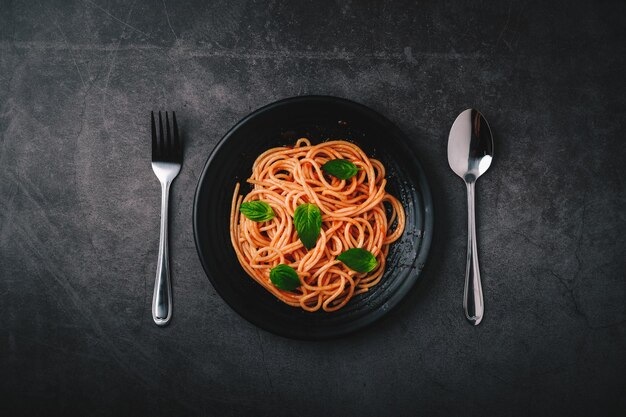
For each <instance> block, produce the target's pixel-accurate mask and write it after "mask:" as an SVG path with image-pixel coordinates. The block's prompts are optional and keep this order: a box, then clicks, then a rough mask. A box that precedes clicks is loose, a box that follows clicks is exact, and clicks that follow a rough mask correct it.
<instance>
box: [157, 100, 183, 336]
mask: <svg viewBox="0 0 626 417" xmlns="http://www.w3.org/2000/svg"><path fill="white" fill-rule="evenodd" d="M150 116H151V121H152V170H153V171H154V173H155V174H156V176H157V178H158V179H159V181H160V182H161V233H160V235H159V259H158V263H157V270H156V280H155V282H154V294H153V296H152V319H153V320H154V322H155V323H156V324H157V325H158V326H165V325H166V324H168V323H169V321H170V319H171V318H172V282H171V280H170V263H169V250H168V244H167V228H168V227H167V224H168V223H167V212H168V202H169V193H170V185H171V184H172V181H174V178H176V176H177V175H178V173H179V172H180V167H181V165H182V160H183V152H182V148H183V146H182V142H181V140H180V138H179V137H178V125H177V124H176V113H174V112H172V123H173V126H172V132H170V121H169V117H168V115H167V112H165V136H164V135H163V121H162V119H161V112H159V133H158V135H157V128H156V124H155V122H154V112H151V113H150ZM172 133H173V135H172Z"/></svg>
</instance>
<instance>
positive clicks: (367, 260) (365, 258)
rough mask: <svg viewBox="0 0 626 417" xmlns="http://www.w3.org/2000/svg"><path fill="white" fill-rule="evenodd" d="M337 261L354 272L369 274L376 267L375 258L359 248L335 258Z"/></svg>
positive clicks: (349, 250)
mask: <svg viewBox="0 0 626 417" xmlns="http://www.w3.org/2000/svg"><path fill="white" fill-rule="evenodd" d="M337 259H338V260H340V261H341V262H343V263H344V264H346V266H347V267H348V268H350V269H352V270H354V271H356V272H361V273H363V272H370V271H373V270H374V269H375V268H376V267H377V266H378V261H377V260H376V257H375V256H374V255H372V254H371V253H370V252H368V251H366V250H365V249H361V248H353V249H348V250H347V251H345V252H343V253H341V254H340V255H339V256H337Z"/></svg>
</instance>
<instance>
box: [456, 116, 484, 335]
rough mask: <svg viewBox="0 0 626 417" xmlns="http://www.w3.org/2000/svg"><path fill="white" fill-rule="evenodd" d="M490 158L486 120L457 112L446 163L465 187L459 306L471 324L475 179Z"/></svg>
mask: <svg viewBox="0 0 626 417" xmlns="http://www.w3.org/2000/svg"><path fill="white" fill-rule="evenodd" d="M492 158H493V138H492V136H491V129H489V124H488V123H487V120H486V119H485V118H484V117H483V115H482V114H480V112H479V111H477V110H474V109H467V110H465V111H464V112H462V113H461V114H459V115H458V117H457V118H456V120H455V121H454V124H453V125H452V128H451V129H450V136H449V138H448V163H449V164H450V168H452V171H454V172H455V173H456V175H458V176H459V177H461V178H462V179H463V181H465V186H466V188H467V234H468V237H467V265H466V268H465V291H464V294H463V309H464V310H465V317H466V318H467V320H469V322H470V323H472V324H473V325H474V326H477V325H478V324H479V323H480V322H481V321H482V319H483V315H484V310H485V307H484V302H483V289H482V285H481V282H480V268H479V265H478V249H477V244H476V217H475V209H474V189H475V184H476V180H477V179H478V177H480V176H481V175H482V174H484V173H485V171H487V169H489V166H490V165H491V160H492Z"/></svg>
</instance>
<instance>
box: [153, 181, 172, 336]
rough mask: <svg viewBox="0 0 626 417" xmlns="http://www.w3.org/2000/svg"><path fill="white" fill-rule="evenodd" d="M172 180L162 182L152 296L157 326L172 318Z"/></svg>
mask: <svg viewBox="0 0 626 417" xmlns="http://www.w3.org/2000/svg"><path fill="white" fill-rule="evenodd" d="M170 184H171V182H170V181H167V182H161V233H160V235H159V259H158V263H157V270H156V280H155V282H154V294H153V296H152V319H153V320H154V322H155V323H156V324H157V326H165V325H167V324H168V323H169V322H170V319H171V318H172V282H171V280H170V262H169V250H168V244H167V224H168V220H167V212H168V203H169V195H170Z"/></svg>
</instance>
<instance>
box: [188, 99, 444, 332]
mask: <svg viewBox="0 0 626 417" xmlns="http://www.w3.org/2000/svg"><path fill="white" fill-rule="evenodd" d="M306 101H319V102H324V101H329V102H336V103H340V104H343V105H346V106H348V107H352V108H355V109H356V110H357V111H360V112H363V113H365V114H367V115H368V117H370V116H371V117H372V118H374V119H377V121H379V122H381V123H382V124H384V125H387V126H389V127H390V128H392V129H393V130H394V131H395V134H396V135H397V136H398V137H399V139H401V140H404V142H405V145H406V148H407V149H408V151H409V152H411V154H412V155H411V156H412V158H413V159H414V160H415V161H416V164H415V166H414V168H415V169H416V170H417V173H418V177H419V181H418V184H417V185H418V186H419V190H420V193H421V194H422V198H423V212H424V230H423V231H422V237H421V239H422V242H421V245H420V248H419V252H418V255H417V257H416V258H415V260H414V261H413V265H417V269H416V273H415V274H414V275H413V276H414V278H413V279H410V280H406V281H405V282H403V283H402V284H401V286H400V287H399V288H398V290H396V291H395V292H394V293H392V294H391V297H390V298H389V299H388V300H387V301H386V302H385V303H384V304H383V305H381V306H380V307H379V308H377V309H375V310H371V311H370V313H368V314H365V315H364V316H362V317H360V318H358V319H357V320H355V321H354V322H352V323H353V326H352V328H350V329H347V330H346V329H340V330H335V331H334V332H328V333H327V334H323V335H319V334H315V335H311V336H296V335H291V334H287V333H280V332H278V331H275V330H274V329H272V328H269V327H266V326H264V325H263V322H262V321H260V320H259V321H257V320H254V319H253V318H250V317H247V316H246V315H244V314H242V313H241V312H240V311H239V309H238V308H237V307H236V306H235V305H233V304H232V303H231V302H230V301H229V300H228V299H227V298H225V297H224V295H223V294H222V291H221V290H220V289H219V286H218V285H216V284H215V280H214V279H213V278H212V274H211V273H209V271H208V267H207V262H206V261H205V259H204V255H203V253H202V252H201V251H200V243H199V237H198V236H199V230H198V222H197V220H196V219H197V218H198V200H199V197H200V189H201V185H202V183H203V182H204V180H205V176H206V174H207V171H208V168H209V166H210V165H211V162H212V161H213V159H214V158H215V157H216V155H217V154H218V153H219V150H220V149H221V147H222V146H223V145H224V143H226V141H227V140H228V138H229V137H230V136H231V135H232V134H233V133H234V132H235V131H237V130H238V129H239V128H240V127H241V126H243V125H244V124H246V123H247V122H248V121H249V120H250V119H253V118H255V117H257V116H258V115H259V114H261V113H264V112H267V111H269V110H271V109H273V108H275V107H279V106H283V105H286V104H287V105H288V104H291V103H297V102H306ZM417 155H418V154H417V152H416V151H415V148H414V145H413V144H412V143H411V141H410V140H409V137H408V136H407V135H406V134H405V133H404V132H403V131H402V130H401V129H400V128H399V127H398V126H396V124H395V123H393V122H392V121H391V120H389V119H388V118H387V117H386V116H384V115H382V114H381V113H379V112H378V111H376V110H374V109H372V108H370V107H368V106H366V105H364V104H361V103H358V102H356V101H353V100H350V99H346V98H342V97H337V96H331V95H303V96H293V97H287V98H283V99H280V100H276V101H273V102H271V103H269V104H266V105H264V106H261V107H259V108H257V109H256V110H253V111H252V112H250V113H248V114H247V115H246V116H244V117H243V118H241V119H240V120H239V121H238V122H237V123H235V124H234V125H233V126H232V127H231V128H230V129H229V130H228V131H227V132H226V133H225V134H224V135H223V136H222V137H221V138H220V139H219V141H218V142H217V143H216V144H215V146H214V147H213V149H212V150H211V152H210V153H209V156H208V157H207V159H206V161H205V163H204V166H203V168H202V172H201V173H200V176H199V177H198V182H197V184H196V190H195V192H194V198H193V210H192V222H193V237H194V244H195V247H196V253H197V254H198V258H199V259H200V264H201V265H202V269H203V271H204V274H205V275H206V277H207V278H208V280H209V282H210V283H211V285H212V286H213V289H214V290H215V291H216V292H217V294H218V295H219V296H220V298H222V300H223V301H224V302H225V303H226V305H228V306H229V307H230V309H231V310H233V311H234V312H235V313H237V315H239V316H240V317H241V318H243V319H245V320H246V321H247V322H249V323H251V324H252V325H254V326H256V327H258V328H260V329H263V330H265V331H268V332H270V333H272V334H275V335H278V336H281V337H284V338H289V339H296V340H328V339H336V338H339V337H344V336H347V335H348V334H352V333H355V332H357V331H360V330H362V329H364V328H366V327H368V326H370V325H371V324H373V323H374V322H376V321H378V320H379V319H381V318H382V317H384V316H386V315H387V314H388V313H389V312H390V311H391V310H393V309H394V308H396V307H397V306H398V305H399V304H400V303H401V301H402V300H403V299H404V298H405V297H406V295H407V294H408V293H409V291H410V290H411V289H412V288H413V287H414V286H415V285H416V284H417V283H418V282H420V281H421V279H420V277H421V276H422V270H423V268H424V265H425V263H426V261H427V259H428V254H429V253H430V248H431V246H432V239H433V227H434V215H435V213H434V210H433V199H432V193H431V190H430V183H429V181H428V178H427V176H426V172H425V171H424V168H423V166H422V163H421V161H420V159H419V158H418V156H417Z"/></svg>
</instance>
